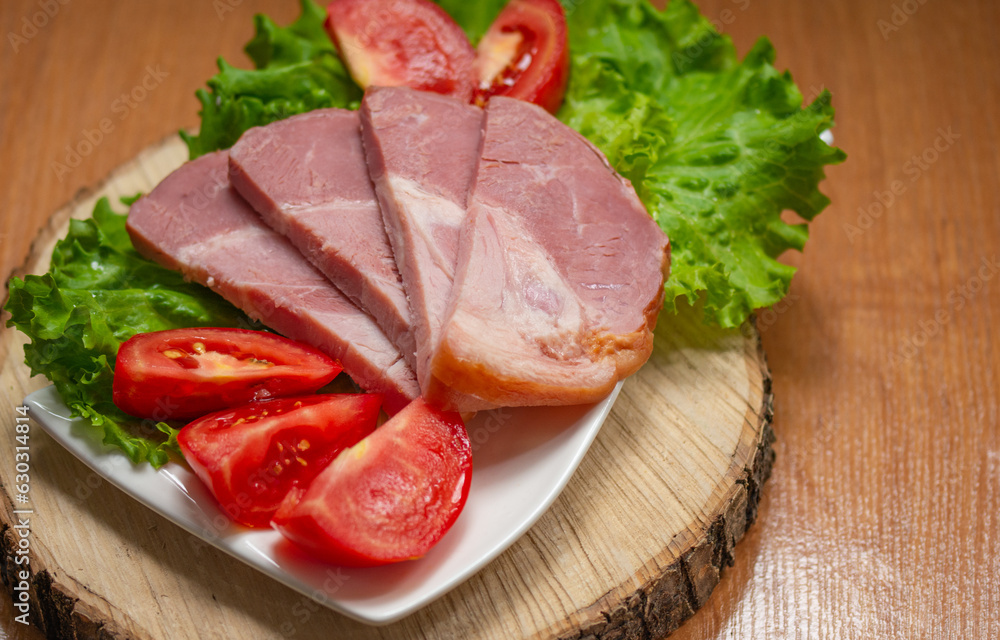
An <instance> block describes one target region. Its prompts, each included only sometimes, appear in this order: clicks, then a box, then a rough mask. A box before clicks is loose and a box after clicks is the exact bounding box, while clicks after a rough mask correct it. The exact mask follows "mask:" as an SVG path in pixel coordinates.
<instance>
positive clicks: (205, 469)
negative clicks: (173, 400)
mask: <svg viewBox="0 0 1000 640" xmlns="http://www.w3.org/2000/svg"><path fill="white" fill-rule="evenodd" d="M381 404H382V395H381V394H377V393H366V394H334V395H310V396H302V397H295V398H278V399H276V400H267V401H264V402H255V403H252V404H248V405H244V406H242V407H239V408H237V409H231V410H228V411H219V412H217V413H213V414H210V415H207V416H205V417H203V418H200V419H198V420H195V421H194V422H192V423H191V424H189V425H187V426H186V427H184V428H182V429H181V431H180V433H179V434H178V435H177V442H178V444H179V445H180V447H181V452H182V453H183V454H184V459H185V460H187V462H188V464H189V465H191V468H192V469H194V472H195V473H196V474H197V475H198V477H199V478H201V480H202V482H204V483H205V484H206V485H208V488H209V489H210V490H211V491H212V494H213V495H214V496H215V498H216V500H218V501H219V504H220V505H221V506H222V508H223V510H224V511H225V512H226V513H227V514H228V515H229V517H231V518H232V519H233V520H235V521H236V522H239V523H241V524H245V525H247V526H251V527H266V526H267V525H268V523H269V522H270V521H271V517H272V516H273V515H274V512H275V511H276V510H277V509H278V505H280V504H281V501H282V500H283V499H284V497H285V495H287V494H288V492H289V491H291V490H292V489H293V488H295V487H299V486H307V485H308V484H309V482H311V481H312V479H313V478H315V477H316V475H317V474H319V473H320V472H321V471H322V470H323V469H324V468H326V466H327V465H328V464H329V463H330V461H331V460H333V459H334V458H336V457H337V455H338V454H339V453H340V452H341V451H343V450H344V449H345V448H346V447H350V446H352V445H354V444H355V443H357V442H358V441H359V440H361V439H362V438H364V437H365V436H367V435H368V434H370V433H371V432H372V431H373V430H374V429H375V425H376V424H377V422H378V415H379V407H380V406H381Z"/></svg>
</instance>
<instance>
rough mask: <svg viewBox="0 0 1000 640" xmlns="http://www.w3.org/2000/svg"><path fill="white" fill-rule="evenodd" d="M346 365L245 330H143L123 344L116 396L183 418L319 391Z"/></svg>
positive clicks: (145, 413) (165, 416)
mask: <svg viewBox="0 0 1000 640" xmlns="http://www.w3.org/2000/svg"><path fill="white" fill-rule="evenodd" d="M341 370H342V367H341V366H340V364H339V363H338V362H336V361H335V360H332V359H330V358H329V357H328V356H326V355H325V354H324V353H322V352H320V351H318V350H316V349H313V348H312V347H309V346H307V345H304V344H301V343H298V342H293V341H292V340H288V339H287V338H282V337H281V336H276V335H274V334H272V333H264V332H262V331H248V330H246V329H218V328H200V329H172V330H168V331H157V332H153V333H140V334H138V335H135V336H133V337H132V338H129V339H128V340H126V341H125V342H124V343H123V344H122V346H121V347H120V348H119V349H118V357H117V359H116V361H115V377H114V382H113V384H112V399H113V400H114V403H115V404H116V405H117V406H118V408H120V409H121V410H122V411H124V412H125V413H128V414H131V415H133V416H136V417H139V418H152V419H153V420H160V421H162V420H181V419H191V418H196V417H198V416H203V415H205V414H206V413H210V412H212V411H218V410H220V409H225V408H228V407H234V406H237V405H241V404H246V403H248V402H253V401H255V400H265V399H267V398H272V397H278V396H289V395H297V394H303V393H311V392H313V391H316V390H317V389H319V388H320V387H322V386H323V385H325V384H327V383H329V382H330V381H331V380H333V379H334V378H335V377H337V374H339V373H340V371H341Z"/></svg>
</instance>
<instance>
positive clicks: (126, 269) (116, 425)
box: [4, 199, 253, 466]
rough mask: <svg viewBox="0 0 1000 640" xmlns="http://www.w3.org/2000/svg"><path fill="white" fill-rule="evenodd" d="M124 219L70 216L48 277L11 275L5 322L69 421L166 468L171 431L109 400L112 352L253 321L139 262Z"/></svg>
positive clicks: (104, 214) (100, 213)
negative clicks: (182, 331) (137, 341)
mask: <svg viewBox="0 0 1000 640" xmlns="http://www.w3.org/2000/svg"><path fill="white" fill-rule="evenodd" d="M125 218H126V217H125V216H124V215H120V214H117V213H115V212H113V211H112V210H111V207H110V205H109V203H108V201H107V199H102V200H100V201H98V203H97V205H96V207H95V208H94V213H93V217H91V218H89V219H87V220H82V221H81V220H73V221H71V222H70V230H69V233H68V235H67V236H66V238H64V239H63V240H61V241H59V243H58V244H57V245H56V247H55V250H54V252H53V255H52V264H51V267H50V270H49V272H48V273H46V274H45V275H41V276H34V275H29V276H26V277H25V278H24V279H23V280H22V279H20V278H13V279H12V280H11V282H10V297H9V298H8V300H7V304H6V305H5V307H4V308H5V309H6V310H7V311H8V312H9V313H10V315H11V317H10V319H9V320H8V321H7V326H9V327H17V328H18V329H19V330H20V331H22V332H23V333H25V334H26V335H28V336H30V337H31V342H30V343H29V344H26V345H25V347H24V356H25V362H26V363H27V364H28V366H29V367H30V368H31V373H32V375H44V376H45V377H46V378H48V379H49V380H50V381H51V382H52V383H53V384H54V385H55V387H56V389H57V390H58V392H59V395H60V396H61V397H62V399H63V401H64V402H65V403H66V405H67V406H68V407H69V408H70V409H71V410H72V411H73V413H74V415H76V416H80V417H82V418H85V419H87V420H89V421H90V422H91V423H92V424H93V425H94V426H95V427H97V428H100V429H103V433H104V442H105V443H107V444H110V445H113V446H117V447H119V448H121V449H122V450H123V451H124V452H125V453H126V454H128V456H129V458H130V459H131V460H132V461H133V462H136V463H138V462H142V461H148V462H150V463H152V464H153V465H154V466H159V465H162V464H163V463H165V462H166V461H167V459H168V457H169V455H170V453H171V452H176V451H177V449H176V442H175V440H174V438H175V436H176V431H177V429H176V425H169V424H166V423H162V422H159V423H158V422H156V421H153V420H139V419H137V418H133V417H131V416H128V415H126V414H125V413H124V412H122V411H121V410H120V409H118V407H116V406H115V405H114V403H113V402H112V400H111V385H112V380H113V379H114V363H115V357H116V356H117V354H118V347H119V346H120V345H121V343H122V342H124V341H125V340H127V339H129V338H130V337H132V336H133V335H135V334H136V333H143V332H149V331H160V330H163V329H173V328H177V327H195V326H242V327H251V326H253V323H251V322H250V320H249V319H248V318H247V317H246V316H244V315H243V314H242V313H241V312H240V311H238V310H237V309H235V308H234V307H232V306H231V305H229V304H228V303H227V302H225V301H224V300H223V299H222V298H220V297H219V296H217V295H216V294H214V293H212V292H211V291H209V290H208V289H206V288H204V287H201V286H200V285H196V284H192V283H188V282H185V281H184V279H183V277H182V276H181V275H180V274H179V273H177V272H174V271H170V270H169V269H165V268H163V267H161V266H159V265H157V264H155V263H153V262H150V261H149V260H146V259H145V258H143V257H142V256H140V255H139V254H138V253H137V252H136V251H135V249H133V248H132V243H131V241H130V240H129V236H128V233H127V232H126V231H125Z"/></svg>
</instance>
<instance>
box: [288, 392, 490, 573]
mask: <svg viewBox="0 0 1000 640" xmlns="http://www.w3.org/2000/svg"><path fill="white" fill-rule="evenodd" d="M471 480H472V449H471V447H470V445H469V438H468V435H467V434H466V432H465V426H464V425H463V424H462V419H461V417H459V415H458V414H457V413H450V412H445V411H441V410H439V409H436V408H434V407H432V406H431V405H428V404H427V403H426V402H425V401H424V400H423V399H417V400H414V401H413V402H411V403H410V404H409V405H407V406H406V408H404V409H403V410H402V411H400V412H399V413H398V414H396V415H395V416H393V418H392V419H390V420H389V421H388V422H386V423H385V424H384V425H382V426H381V427H379V428H378V429H376V430H375V432H374V433H373V434H371V435H370V436H368V437H367V438H365V439H364V440H362V441H361V442H359V443H358V444H356V445H354V446H353V447H351V448H350V449H346V450H345V451H343V452H342V453H341V454H340V455H339V456H338V457H337V459H335V460H334V461H333V462H332V463H331V464H330V466H329V467H327V468H326V470H324V471H323V472H322V473H321V474H320V475H319V476H317V477H316V479H315V480H313V482H312V484H311V485H309V487H308V488H297V489H293V490H292V491H290V492H289V494H288V496H287V497H286V498H285V501H284V502H283V503H282V504H281V507H280V508H279V509H278V512H277V513H276V514H275V516H274V520H273V521H272V522H271V524H272V526H274V527H275V528H276V529H278V531H280V532H281V533H282V534H284V535H285V536H286V537H287V538H288V539H290V540H291V541H292V542H294V543H295V544H297V545H298V546H300V547H302V548H304V549H305V550H307V551H308V552H310V553H311V554H313V555H315V556H317V557H319V558H322V559H324V560H327V561H329V562H333V563H335V564H341V565H346V566H374V565H380V564H387V563H390V562H399V561H401V560H412V559H415V558H419V557H420V556H423V555H424V554H425V553H427V552H428V551H429V550H430V549H431V547H433V546H434V545H435V544H436V543H437V542H438V541H439V540H440V539H441V537H442V536H444V534H445V533H446V532H447V531H448V529H449V528H451V526H452V524H454V522H455V520H456V518H458V515H459V513H461V511H462V507H464V506H465V501H466V498H467V497H468V495H469V484H470V482H471Z"/></svg>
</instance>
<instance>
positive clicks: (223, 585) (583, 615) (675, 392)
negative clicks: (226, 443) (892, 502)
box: [0, 136, 773, 640]
mask: <svg viewBox="0 0 1000 640" xmlns="http://www.w3.org/2000/svg"><path fill="white" fill-rule="evenodd" d="M185 152H186V149H185V147H184V145H183V144H182V143H181V142H180V140H179V138H177V137H176V136H174V137H171V138H169V139H167V140H166V141H164V142H163V143H161V144H157V145H153V146H152V147H151V148H150V149H148V150H146V151H144V152H142V153H141V154H139V156H138V158H137V159H136V160H135V161H133V162H130V163H128V164H126V165H125V166H123V167H121V168H120V169H118V170H116V171H115V172H114V173H113V174H112V175H111V176H110V178H109V179H108V180H107V181H106V182H105V183H104V184H103V185H101V186H100V187H99V188H98V189H97V190H96V191H95V192H94V193H88V194H86V195H85V196H82V197H80V198H78V199H77V200H75V201H74V202H73V203H71V205H69V206H68V207H66V208H64V209H63V210H61V211H60V212H58V213H57V214H56V215H55V216H54V217H53V219H52V222H51V229H50V230H49V231H48V232H47V233H43V234H42V235H41V236H40V237H39V241H38V242H37V244H36V246H35V247H34V249H33V255H32V256H31V257H30V258H29V262H28V270H29V271H30V272H37V271H40V270H43V269H44V267H45V265H47V264H48V256H49V254H50V253H51V247H52V244H53V243H54V241H55V240H56V239H58V238H61V237H63V236H64V235H65V227H66V224H67V221H68V220H69V219H70V218H71V217H72V218H81V217H87V216H89V215H90V212H91V210H92V209H93V204H94V201H95V200H96V198H97V197H101V196H106V197H109V198H111V199H112V201H115V199H116V198H118V197H120V196H123V195H129V194H134V193H136V192H138V191H144V192H146V191H149V190H150V189H151V188H152V187H153V186H155V185H156V184H158V183H159V181H160V180H161V179H162V178H163V177H165V176H166V175H167V174H168V173H169V172H170V171H172V170H173V169H174V168H175V167H177V166H179V165H180V164H181V162H183V160H184V159H185V157H186V153H185ZM699 318H700V314H699V313H698V312H697V311H696V310H694V309H687V310H686V312H685V313H682V314H680V315H678V316H670V317H664V318H663V321H662V322H661V323H660V324H659V325H658V326H657V335H656V343H655V349H654V353H653V355H652V357H651V358H650V360H649V362H648V363H647V364H646V365H645V366H644V367H643V368H642V370H641V371H640V372H639V373H637V374H636V375H634V376H633V377H631V378H629V380H628V381H627V382H626V385H625V387H624V388H623V389H622V392H621V394H620V395H619V398H618V400H617V402H616V403H615V406H614V409H613V410H612V413H611V415H610V416H609V418H608V420H607V422H606V423H605V425H604V427H603V428H602V430H601V433H600V435H599V436H598V439H597V440H596V441H595V443H594V445H593V446H592V447H591V451H590V452H589V454H588V456H587V457H586V458H585V460H584V462H583V463H582V464H581V466H580V468H579V470H578V472H577V474H576V476H574V478H573V479H572V480H571V482H570V484H569V485H568V486H567V489H566V490H565V492H564V493H563V495H562V496H560V498H559V499H558V500H557V502H556V503H555V504H554V505H553V507H552V508H551V509H550V511H549V512H548V513H546V514H545V515H544V516H543V517H542V519H541V520H540V521H539V522H538V524H536V526H535V527H534V528H532V529H531V530H530V531H529V532H528V534H526V535H525V536H524V537H523V538H521V539H520V540H519V541H518V542H517V543H515V544H514V545H513V546H512V547H511V549H510V550H509V551H507V552H505V553H504V554H503V555H502V556H500V557H499V558H498V559H497V560H496V561H494V562H493V563H491V564H490V565H489V566H488V567H487V568H486V569H484V570H483V571H481V572H480V573H479V574H477V575H476V576H475V577H473V578H472V579H471V580H469V581H468V582H467V583H465V584H463V585H461V586H460V587H458V588H457V589H455V591H453V592H451V593H449V594H447V595H446V596H444V597H443V598H442V599H440V600H439V601H438V602H436V603H434V604H432V605H430V606H428V607H426V608H425V609H423V610H421V611H419V612H418V613H417V614H415V615H413V616H411V617H409V618H406V619H404V620H403V621H402V622H399V623H397V624H394V625H391V626H388V627H385V628H383V629H375V628H372V627H367V626H364V625H359V624H357V623H354V622H352V621H349V620H347V619H346V618H344V617H342V616H339V615H336V614H334V613H333V612H331V611H328V610H326V609H322V610H319V606H318V605H316V604H315V603H313V602H310V601H309V600H307V599H304V598H303V597H302V596H299V595H297V594H295V593H293V592H291V591H290V590H289V589H287V588H285V587H283V586H281V585H280V584H278V583H277V582H276V581H274V580H271V579H269V578H267V577H265V576H262V575H259V574H256V573H255V572H254V571H253V570H252V569H250V568H248V567H245V566H242V565H239V563H238V562H237V561H235V560H233V559H232V558H230V557H229V556H227V555H225V554H224V553H223V552H221V551H218V550H216V549H212V548H208V546H207V545H206V544H205V543H203V542H202V541H200V540H199V539H197V538H195V537H193V536H190V535H188V534H186V533H184V532H183V531H180V530H178V529H177V528H176V527H175V526H173V525H172V524H170V523H169V522H167V521H165V520H164V519H163V518H161V517H159V516H157V515H155V514H153V513H152V512H150V511H149V510H147V509H146V508H145V507H143V506H142V505H140V504H138V503H136V502H134V501H132V500H129V499H128V498H126V497H125V496H124V495H123V494H122V493H121V492H120V491H118V490H117V489H115V488H113V487H111V486H110V485H105V483H104V482H103V481H101V479H100V477H99V476H98V475H97V474H96V473H93V472H91V471H89V470H87V469H85V468H81V465H80V464H79V463H77V462H76V461H75V460H74V459H73V458H72V456H71V455H70V454H69V453H68V452H66V451H63V450H62V449H61V448H60V447H59V445H57V444H54V443H53V442H52V441H51V440H49V439H48V438H47V437H45V436H44V435H42V434H41V433H40V432H39V431H38V430H37V429H36V432H35V433H36V434H35V435H33V436H32V440H31V442H32V449H31V459H32V478H33V482H32V488H31V508H32V509H33V510H34V511H35V512H37V514H38V515H37V516H32V520H33V523H34V524H33V527H32V534H31V540H32V549H31V551H32V553H31V572H32V575H31V577H30V578H28V582H30V583H31V584H32V586H33V589H32V590H31V591H30V594H31V596H32V598H33V604H34V605H35V611H36V616H35V619H36V620H37V623H38V626H39V627H40V628H41V629H42V630H43V631H44V632H45V633H46V635H48V636H49V637H80V638H91V637H104V636H106V635H108V634H112V633H113V634H118V635H120V636H122V637H136V638H168V637H169V638H184V637H191V638H205V637H241V638H243V637H245V638H257V637H273V636H276V635H282V634H285V635H287V634H288V633H291V632H294V634H295V635H296V636H298V637H305V638H320V637H323V635H324V634H325V633H328V632H330V631H331V630H336V631H337V636H338V637H341V638H378V637H381V638H400V639H404V638H412V639H417V638H456V637H462V638H470V639H471V638H483V639H487V638H496V639H498V640H499V639H516V638H539V639H542V638H556V637H558V638H560V639H565V640H569V639H571V638H572V639H577V638H580V637H584V636H588V635H595V636H596V637H599V638H616V637H625V638H637V639H639V638H646V637H649V636H651V637H655V638H660V637H664V636H665V635H666V634H668V633H669V632H670V631H672V630H674V629H675V628H677V627H678V626H679V625H680V624H681V623H682V622H683V621H684V620H685V619H687V618H688V617H690V615H691V614H692V613H693V612H694V611H695V610H697V609H698V608H699V607H700V606H702V605H703V604H704V602H705V601H706V600H707V599H708V596H709V594H710V593H711V591H712V590H713V589H714V588H715V586H716V584H718V581H719V577H720V574H721V571H722V569H723V568H724V567H725V566H727V565H730V564H732V558H733V556H734V554H735V546H736V543H737V542H738V541H739V540H740V538H742V537H743V534H744V532H745V531H746V529H747V527H748V526H749V525H750V524H751V523H752V522H753V520H754V519H755V517H756V510H757V504H758V501H759V496H760V487H761V485H762V483H763V482H764V480H765V479H766V478H767V476H768V475H769V473H770V469H771V463H772V458H773V450H772V448H771V441H772V437H771V429H770V422H771V417H772V412H771V394H770V378H769V374H768V372H767V366H766V363H765V360H764V356H763V351H762V349H761V346H760V340H759V335H758V334H757V332H756V331H755V330H754V329H753V327H752V326H751V325H749V324H748V325H747V326H746V327H745V328H744V331H742V332H740V331H725V330H720V329H713V328H709V327H706V326H704V325H702V324H701V322H700V320H699ZM0 340H2V343H3V344H4V345H5V349H4V352H5V355H6V361H5V363H4V369H3V373H2V374H0V383H2V386H3V388H4V389H10V390H11V391H7V392H6V393H3V394H2V398H0V411H3V412H5V413H6V414H8V415H11V416H13V415H15V410H14V407H15V406H17V405H18V404H19V403H20V399H21V398H22V397H23V396H24V394H25V393H27V392H29V391H31V390H32V389H34V388H38V387H40V386H44V385H45V384H46V382H45V381H44V380H41V379H37V380H34V381H32V380H29V379H28V375H27V371H26V369H25V367H23V366H19V365H18V362H19V360H20V358H21V353H20V349H18V348H15V347H17V346H19V345H20V344H22V343H23V337H22V336H20V335H19V334H17V333H15V332H13V331H10V330H6V331H4V332H3V333H2V334H0ZM500 420H502V418H500ZM500 428H501V429H505V430H510V429H517V428H518V425H517V424H516V423H511V424H503V422H501V423H500ZM470 435H471V437H472V438H473V440H474V442H476V443H477V444H481V445H482V447H483V448H484V450H485V448H487V447H489V446H490V444H491V443H490V440H491V438H492V437H493V436H491V435H490V433H489V432H486V431H483V433H482V434H480V433H477V432H475V431H473V432H472V433H471V434H470ZM481 436H483V437H481ZM9 437H11V438H13V433H10V434H9ZM13 467H14V459H13V456H12V452H11V451H9V450H8V451H6V452H5V453H4V454H3V455H0V480H2V482H3V485H4V486H5V487H9V486H12V485H13V471H12V469H13ZM473 481H475V480H474V479H473ZM5 493H6V494H7V495H4V496H0V498H2V499H4V500H5V502H4V503H3V505H2V507H3V508H0V521H2V522H3V523H4V527H3V532H2V533H3V535H2V539H0V548H2V552H3V553H2V554H0V556H2V557H3V558H5V559H6V562H5V563H4V566H3V573H4V574H7V575H9V574H10V573H11V572H12V571H13V570H15V569H20V567H21V565H15V564H14V562H13V561H12V560H11V559H12V558H14V557H16V556H15V552H16V551H17V543H18V538H17V537H16V535H15V533H16V531H15V529H13V528H12V526H13V525H14V524H16V522H17V516H16V515H15V514H14V512H13V510H14V509H16V508H17V507H16V506H14V505H13V504H12V503H11V502H10V494H11V493H12V492H9V491H8V492H5ZM81 523H82V524H84V525H85V526H80V524H81ZM192 551H194V552H195V555H196V556H197V564H198V570H197V571H196V572H190V571H184V570H182V569H181V568H182V567H184V566H185V565H186V564H188V562H189V559H190V557H191V554H192ZM123 553H124V554H125V556H126V557H125V558H123V557H122V554H123ZM109 556H110V558H109ZM339 575H340V573H339V572H338V576H339ZM234 576H239V578H238V579H237V580H234ZM343 576H344V579H345V580H348V579H350V577H351V570H343ZM199 591H210V592H211V595H212V599H211V600H210V599H208V598H206V597H204V596H201V597H199V595H198V592H199ZM319 595H320V597H319V600H320V601H321V602H322V601H323V600H324V599H325V598H327V597H333V595H334V593H331V594H330V595H329V596H328V595H327V594H319ZM219 599H222V601H224V602H226V603H227V604H226V606H224V607H217V606H216V602H218V601H219ZM296 600H297V601H298V602H296ZM175 602H177V603H183V605H184V606H183V608H177V609H173V608H170V609H169V610H168V605H173V604H174V603H175ZM484 603H489V608H487V609H483V608H482V604H484ZM296 606H302V607H305V606H312V607H313V608H314V609H316V610H315V612H314V615H312V616H311V619H310V620H306V621H303V622H302V623H301V624H299V625H296V624H293V623H292V622H291V621H290V619H289V618H288V616H289V614H290V613H292V612H294V611H295V608H296ZM265 610H270V611H269V613H268V615H266V616H263V617H260V618H250V617H247V613H248V612H258V611H265ZM94 623H97V625H98V626H99V629H95V628H94V626H93V625H94ZM222 629H232V631H231V632H225V633H224V632H222V631H221V630H222ZM622 634H624V636H623V635H622Z"/></svg>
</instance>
